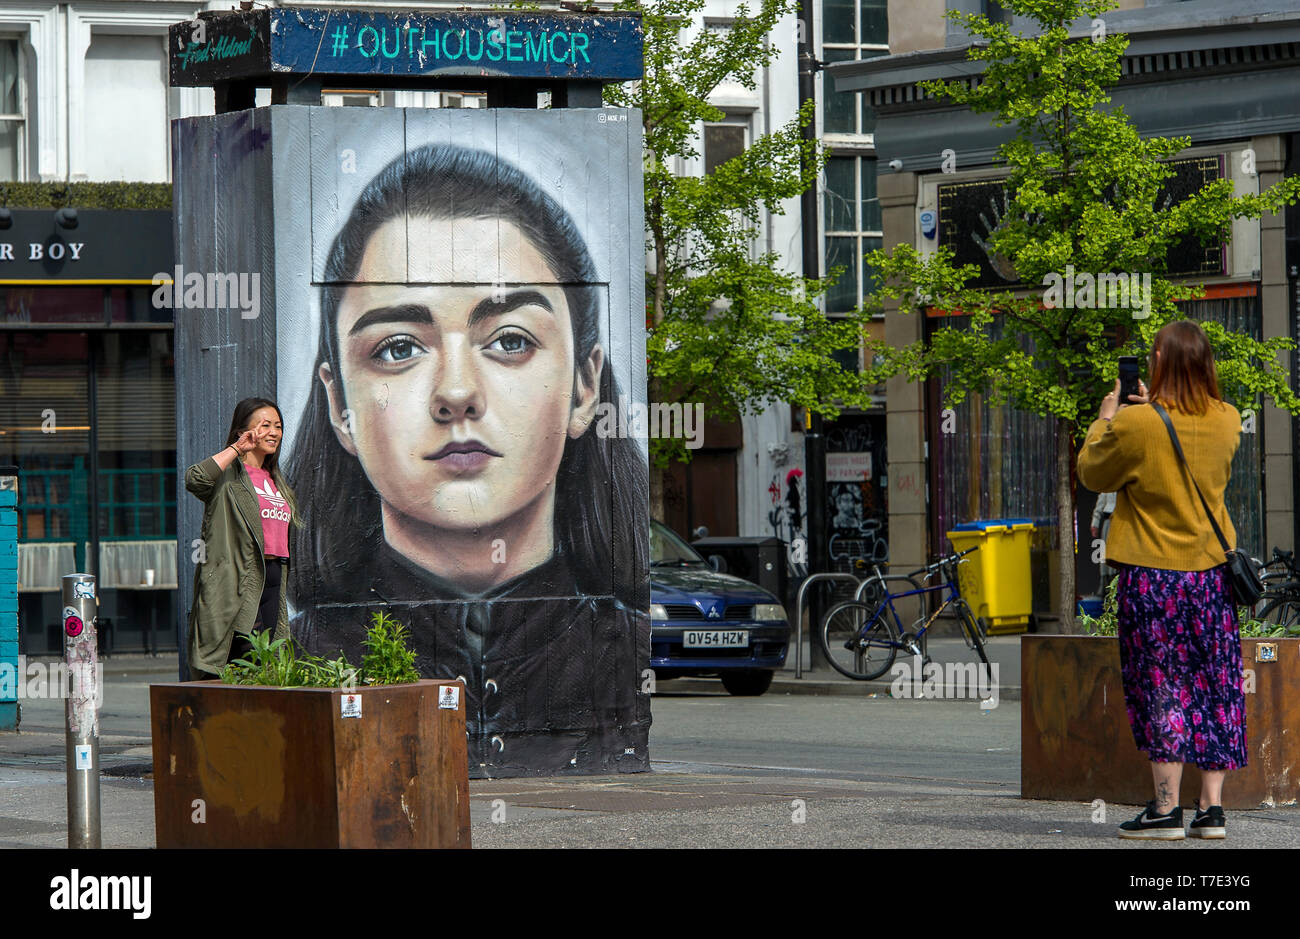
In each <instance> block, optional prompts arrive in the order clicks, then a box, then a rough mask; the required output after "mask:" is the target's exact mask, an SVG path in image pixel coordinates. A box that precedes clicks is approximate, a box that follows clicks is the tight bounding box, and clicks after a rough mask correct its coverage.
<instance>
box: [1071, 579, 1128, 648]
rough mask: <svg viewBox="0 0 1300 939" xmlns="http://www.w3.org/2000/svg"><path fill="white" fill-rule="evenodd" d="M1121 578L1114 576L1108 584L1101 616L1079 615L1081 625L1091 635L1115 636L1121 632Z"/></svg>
mask: <svg viewBox="0 0 1300 939" xmlns="http://www.w3.org/2000/svg"><path fill="white" fill-rule="evenodd" d="M1118 590H1119V578H1117V577H1112V578H1111V581H1110V583H1109V584H1107V585H1106V595H1105V597H1104V598H1103V599H1102V603H1101V616H1088V615H1087V614H1084V615H1082V616H1080V617H1079V625H1080V626H1081V627H1082V628H1083V631H1084V632H1085V633H1087V634H1088V635H1090V636H1114V635H1118V633H1119V600H1118V598H1117V593H1116V592H1117V591H1118Z"/></svg>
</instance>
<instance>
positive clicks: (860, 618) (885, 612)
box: [818, 600, 898, 681]
mask: <svg viewBox="0 0 1300 939" xmlns="http://www.w3.org/2000/svg"><path fill="white" fill-rule="evenodd" d="M818 635H819V636H820V638H821V644H822V652H824V653H825V654H826V661H828V662H830V663H831V667H832V668H833V669H835V671H837V672H839V673H840V674H841V675H845V676H847V677H849V678H856V679H858V680H859V681H870V680H871V679H873V678H879V677H880V676H881V675H883V674H885V672H887V671H889V666H891V665H893V664H894V657H895V656H896V655H897V654H898V646H897V645H896V643H897V641H898V630H897V629H896V628H895V627H894V624H893V623H892V622H891V621H890V619H889V608H888V607H886V606H876V607H871V606H868V605H867V604H865V603H857V602H855V601H853V600H849V601H847V602H845V603H841V604H839V606H836V607H833V608H832V609H831V611H830V612H829V613H827V614H826V616H825V618H824V619H822V628H821V631H820V632H819V633H818Z"/></svg>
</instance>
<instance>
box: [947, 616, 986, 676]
mask: <svg viewBox="0 0 1300 939" xmlns="http://www.w3.org/2000/svg"><path fill="white" fill-rule="evenodd" d="M953 609H954V610H955V611H956V612H957V619H959V620H960V621H961V628H962V631H963V632H964V633H965V634H966V645H968V646H970V647H971V648H972V649H974V650H975V654H976V655H978V656H979V660H980V661H981V662H983V663H984V665H985V667H986V668H987V667H988V665H989V657H988V653H987V652H985V651H984V637H983V635H982V630H981V629H980V628H979V623H978V622H977V621H976V619H975V613H974V612H973V611H972V610H971V608H970V606H969V605H968V604H967V603H966V601H965V600H962V599H958V600H956V601H955V602H954V603H953ZM988 674H989V675H990V676H992V674H993V670H992V669H991V668H990V669H989V672H988Z"/></svg>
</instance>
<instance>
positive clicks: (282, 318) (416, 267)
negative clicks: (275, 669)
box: [173, 39, 650, 776]
mask: <svg viewBox="0 0 1300 939" xmlns="http://www.w3.org/2000/svg"><path fill="white" fill-rule="evenodd" d="M405 41H406V40H405V39H404V40H403V42H405ZM404 48H405V47H404ZM640 125H641V121H640V116H639V115H637V114H635V113H632V112H627V111H616V110H613V109H554V110H525V109H464V110H462V109H429V110H425V109H414V108H413V109H397V108H328V107H299V106H287V107H272V108H263V109H256V110H252V111H240V112H234V113H230V114H223V115H217V116H216V117H214V118H197V119H188V120H187V121H178V122H176V124H175V125H174V138H173V140H174V147H175V149H176V150H177V152H178V153H180V157H179V158H178V167H177V180H178V186H179V187H181V188H182V189H184V186H185V175H184V174H185V173H186V172H187V171H188V168H189V167H194V173H195V174H196V176H198V175H201V174H203V173H207V174H208V175H207V177H206V178H204V179H199V180H196V186H203V185H206V186H209V187H212V186H216V187H218V188H220V187H227V188H229V187H231V186H232V185H234V184H235V183H236V182H238V181H240V180H243V181H245V183H246V184H247V185H248V186H250V187H256V186H261V185H267V182H266V181H267V180H268V178H269V189H268V190H267V191H266V194H265V196H264V197H261V198H257V197H254V196H250V197H249V198H248V199H245V200H242V201H241V200H239V199H238V198H236V197H235V195H234V194H233V193H231V194H229V195H228V196H219V197H218V200H217V201H218V202H221V200H222V199H223V198H224V199H225V200H226V202H225V204H226V205H228V206H229V209H230V213H231V214H230V217H231V218H232V219H234V218H236V217H238V218H240V219H241V220H242V221H241V224H242V225H243V226H244V227H243V228H242V229H241V230H240V231H235V230H234V227H238V226H237V225H234V223H232V226H233V227H232V231H231V235H230V238H231V245H232V246H234V247H232V249H231V250H232V252H234V251H238V250H247V251H249V252H250V255H249V256H250V257H263V258H271V259H273V262H274V265H273V270H272V269H268V268H266V267H265V266H264V267H263V268H262V277H261V283H262V284H263V285H264V286H263V288H262V290H263V301H262V304H261V312H260V314H259V316H260V317H263V318H264V317H268V316H273V317H274V321H275V327H274V336H275V346H276V348H275V359H274V362H275V371H274V376H275V384H274V392H275V395H276V398H277V400H278V403H279V405H280V407H281V409H282V412H283V416H284V424H285V427H284V431H285V434H284V436H285V440H286V443H287V446H286V447H285V451H284V453H283V456H282V463H281V466H282V467H284V468H285V469H286V472H287V475H288V479H289V481H290V483H291V485H292V487H293V490H294V492H295V495H296V497H297V501H298V505H299V507H300V518H299V521H300V523H301V529H300V530H299V533H298V535H297V537H296V539H295V540H294V541H293V543H292V545H291V552H290V553H291V561H290V585H291V591H290V592H291V607H292V610H291V621H292V628H293V632H294V635H295V637H296V638H297V639H298V640H299V641H300V642H301V643H303V644H304V645H305V646H306V647H307V648H308V649H309V650H311V651H313V652H317V653H320V654H324V655H337V654H338V653H339V651H342V652H344V653H345V654H346V655H347V656H348V657H349V659H350V660H351V661H354V662H356V661H359V660H360V657H361V656H362V654H363V652H364V650H363V649H362V647H361V640H362V638H363V636H364V634H365V630H366V627H367V625H368V623H369V619H370V615H371V613H372V612H374V611H376V610H384V611H385V612H387V613H388V614H389V615H390V616H392V617H393V618H394V619H396V620H398V621H399V622H401V623H404V624H405V625H406V626H407V627H408V628H409V630H410V634H411V647H412V648H413V649H414V650H415V652H416V653H417V655H418V659H417V666H418V667H419V669H420V671H421V673H422V674H423V675H425V676H426V677H430V678H452V679H455V678H459V679H462V680H463V681H464V682H465V688H466V697H467V701H466V704H467V729H468V742H469V751H470V768H471V772H472V773H474V774H475V775H487V776H507V775H526V774H556V773H609V772H627V771H643V770H647V769H648V768H649V755H648V751H647V737H648V731H649V724H650V710H649V694H648V687H646V685H647V682H646V672H645V670H646V669H647V668H648V665H649V651H650V650H649V633H650V626H649V619H648V610H649V581H648V563H647V551H648V533H649V520H648V510H647V489H648V468H647V456H646V444H645V440H644V439H637V438H636V437H632V436H628V435H622V436H620V435H618V434H611V433H608V432H603V431H602V429H601V428H602V425H601V423H600V421H599V420H598V418H599V415H600V414H601V406H602V404H604V405H606V409H608V406H609V405H610V404H613V403H616V402H618V401H619V400H620V396H630V397H631V399H632V400H633V401H639V402H642V403H643V402H644V395H645V388H646V380H645V328H644V300H643V290H644V280H643V277H644V275H643V269H644V255H643V248H642V238H641V231H642V215H641V178H640V172H641V157H640ZM251 139H257V140H260V141H262V146H260V147H247V146H244V145H243V143H242V142H243V141H245V140H251ZM213 148H215V150H216V152H217V153H218V154H219V156H218V159H219V160H221V161H224V162H223V163H222V167H221V169H222V172H221V173H218V174H215V175H214V174H212V173H211V171H210V170H208V169H206V167H210V166H211V165H212V157H211V155H210V154H211V153H212V152H213ZM205 161H206V162H205ZM245 161H251V163H257V161H262V163H260V164H258V165H259V166H267V167H269V172H266V171H263V170H258V171H257V172H253V171H252V170H247V171H246V169H245V168H244V166H243V164H244V163H245ZM250 204H252V205H259V204H260V205H261V209H260V211H263V212H268V213H272V212H273V214H274V219H273V221H272V222H270V223H269V224H270V225H271V227H273V229H274V233H275V237H274V246H273V247H272V248H266V249H265V250H262V249H258V248H256V247H255V246H254V247H247V246H248V245H249V244H250V239H252V241H253V242H257V243H261V242H258V239H259V237H260V236H259V234H258V232H259V230H260V229H259V227H258V225H256V224H254V223H253V222H252V221H250V220H249V219H248V218H246V217H245V214H244V210H245V209H246V208H247V207H248V206H249V205H250ZM220 211H221V209H220V208H219V207H218V212H220ZM195 217H202V212H199V213H198V214H197V215H196V216H195ZM180 224H181V230H182V235H181V237H180V238H179V240H178V245H180V251H179V253H180V257H179V258H178V260H179V262H180V263H181V264H183V265H184V266H185V268H186V270H191V269H201V265H202V264H203V263H206V262H204V261H202V260H201V258H200V257H199V255H201V253H202V250H203V248H202V238H204V237H206V238H208V239H209V240H210V239H211V237H212V227H211V225H207V226H206V227H203V226H198V227H197V228H196V229H195V231H194V233H193V235H192V236H190V237H187V236H186V235H185V234H184V229H185V223H184V222H181V223H180ZM185 245H192V246H193V251H194V255H193V260H188V261H187V259H186V250H187V249H186V247H185ZM259 250H260V252H261V253H260V254H259V253H258V252H259ZM233 257H235V255H234V254H233V253H231V254H228V255H227V258H233ZM226 263H235V262H233V261H230V260H228V261H227V262H226ZM266 285H272V286H273V287H274V295H273V299H271V294H270V293H269V292H268V288H267V286H266ZM223 322H225V323H226V324H227V328H243V327H240V326H239V325H238V324H240V323H241V322H244V323H247V324H248V325H247V328H248V329H250V330H251V329H263V328H264V327H259V326H256V325H255V324H257V323H258V322H260V321H259V320H247V321H241V320H240V318H239V317H238V315H237V314H236V313H233V312H232V313H231V314H229V318H228V319H226V320H224V321H223ZM178 328H179V327H178ZM263 334H264V333H263ZM213 335H214V336H215V335H217V334H216V333H215V332H214V334H213ZM250 335H252V334H250ZM207 342H208V343H209V345H208V348H213V347H216V346H218V345H220V343H219V342H218V341H217V340H216V339H213V340H207ZM196 344H198V341H196ZM205 354H208V355H210V354H211V353H205ZM236 354H238V353H236ZM202 361H208V360H202ZM223 374H225V373H215V372H214V375H216V380H218V381H219V380H222V375H223ZM182 382H183V379H182V378H181V377H178V387H179V386H181V385H182ZM268 390H270V389H268ZM247 393H250V394H251V393H254V389H251V388H250V389H248V391H247ZM609 423H610V422H606V425H608V424H609ZM198 446H199V445H198V443H197V442H196V443H195V447H196V449H197V448H198ZM182 459H183V458H182ZM643 689H644V690H643Z"/></svg>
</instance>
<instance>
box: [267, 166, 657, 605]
mask: <svg viewBox="0 0 1300 939" xmlns="http://www.w3.org/2000/svg"><path fill="white" fill-rule="evenodd" d="M402 215H409V216H414V217H422V218H430V219H460V218H500V219H504V220H507V221H509V222H512V223H513V224H514V225H516V226H517V227H518V228H519V230H520V231H521V232H523V234H524V235H525V236H526V237H527V238H528V239H529V241H530V242H531V243H532V245H533V247H534V248H536V250H537V251H538V253H539V254H541V256H542V258H543V259H544V260H545V261H546V263H547V266H548V267H549V268H550V269H551V271H552V272H553V273H554V275H555V278H556V280H557V281H558V282H559V283H560V284H561V285H563V290H564V292H565V297H566V299H567V301H568V304H569V310H570V315H571V320H572V324H573V339H574V353H575V361H574V365H575V370H577V369H581V368H582V365H583V363H585V362H586V361H587V360H588V358H589V356H590V355H591V351H592V348H593V346H595V344H596V343H597V342H598V341H599V338H600V326H599V312H600V291H599V289H598V288H597V287H595V286H593V284H594V282H595V280H596V271H595V265H594V264H593V262H592V260H591V256H590V254H589V253H588V251H587V246H586V244H585V242H584V241H583V238H582V235H581V234H580V233H579V231H578V228H577V226H576V225H575V224H574V222H573V219H572V218H571V217H570V216H569V213H568V212H567V211H565V209H564V208H563V207H562V206H561V205H560V204H559V203H558V202H557V201H556V200H555V199H553V198H552V197H551V196H550V195H548V194H547V193H545V192H544V191H542V189H541V188H540V187H538V185H537V184H536V183H535V182H534V181H533V180H532V179H531V178H530V177H528V176H527V175H526V174H524V173H523V172H521V171H520V170H519V169H518V168H517V167H515V166H513V165H511V164H510V163H508V162H506V161H504V160H502V159H500V158H498V157H497V156H496V155H495V154H493V153H490V152H487V151H483V150H475V149H470V148H467V147H461V146H454V145H443V144H434V145H427V146H423V147H420V148H418V149H415V150H410V151H407V152H406V153H403V154H401V155H400V156H398V157H397V158H396V159H394V160H393V161H392V162H391V163H389V164H388V165H387V166H386V167H384V169H382V170H380V172H379V173H378V174H377V175H376V176H375V177H374V179H372V180H371V181H370V183H369V184H368V185H367V186H366V188H365V190H364V191H363V192H362V193H361V195H360V196H359V197H358V199H357V202H356V204H355V205H354V207H353V209H352V212H351V214H350V215H349V216H348V219H347V221H346V222H345V223H344V225H343V227H342V229H340V231H339V233H338V235H337V237H336V238H335V239H334V243H333V245H332V246H331V248H330V252H329V257H328V259H327V261H326V265H325V277H324V282H325V283H324V285H323V286H322V288H321V328H320V344H319V350H318V352H317V356H316V364H315V366H314V367H313V368H312V373H311V389H310V393H309V396H308V400H307V406H306V409H305V410H304V413H303V420H302V422H301V424H300V425H299V427H298V433H297V437H296V438H295V440H294V446H293V453H292V454H291V456H290V458H289V478H290V481H291V484H292V486H293V488H294V490H295V492H296V493H297V496H298V503H299V507H300V510H301V513H302V527H301V528H300V529H299V531H298V534H297V537H296V539H295V543H294V546H293V548H294V551H295V557H297V558H299V559H301V562H300V563H299V564H298V565H297V566H296V567H294V568H292V569H291V571H290V578H291V580H290V587H291V591H292V595H293V597H294V602H295V605H296V606H303V605H304V604H305V603H306V604H308V605H309V604H310V603H312V602H315V603H327V602H348V601H352V602H356V601H358V600H367V599H369V596H368V590H369V588H370V587H371V586H372V585H370V584H358V583H357V582H356V576H355V573H354V571H355V565H356V562H357V560H358V559H359V558H373V557H376V556H377V555H378V552H379V549H380V548H381V547H382V546H383V541H384V534H383V522H382V519H381V515H380V498H379V494H378V493H377V492H376V491H375V488H374V486H373V485H372V484H371V482H370V480H369V479H368V478H367V477H366V474H365V471H364V470H363V469H362V466H361V463H360V461H359V460H358V459H357V458H356V457H355V456H353V455H352V454H350V453H348V452H347V451H346V450H344V449H343V447H342V446H341V445H340V444H339V443H338V440H337V438H336V436H335V433H334V429H333V426H332V425H331V422H330V408H329V400H328V396H327V395H326V393H325V389H324V387H323V386H322V385H321V382H320V380H319V379H318V377H317V374H318V372H319V370H320V366H321V364H322V363H326V362H328V363H329V365H330V368H331V369H333V372H334V374H335V375H342V374H343V373H342V370H341V369H340V367H339V342H338V311H339V305H340V303H341V301H342V298H343V293H344V291H345V290H346V287H347V285H348V284H349V283H350V282H351V281H353V280H355V278H356V275H357V272H358V270H359V269H360V267H361V262H362V258H363V256H364V254H365V250H366V246H367V244H368V243H369V241H370V238H371V236H373V235H374V233H375V231H376V230H377V229H378V228H379V227H380V226H381V225H383V224H384V223H386V222H388V221H389V220H390V219H393V218H396V217H400V216H402ZM576 374H577V373H576V371H575V379H576ZM341 391H342V394H343V396H344V400H345V406H346V395H347V389H346V388H342V389H341ZM599 392H600V400H601V401H602V402H611V403H614V402H617V401H618V386H617V383H616V382H615V381H614V378H613V374H612V369H611V366H610V360H609V356H608V355H606V356H605V360H604V364H603V367H602V369H601V377H600V385H599ZM648 495H649V482H648V470H647V465H646V462H645V460H644V458H643V457H642V456H641V454H640V452H639V450H638V449H637V448H636V445H635V443H634V442H633V441H632V440H629V439H626V438H611V439H601V438H599V437H597V435H596V434H595V432H594V431H593V430H591V428H588V430H587V432H586V433H584V434H583V435H582V436H580V437H578V438H576V439H575V438H569V439H567V440H566V442H565V447H564V454H563V456H562V458H561V461H560V467H559V470H558V472H557V474H556V498H555V518H554V541H555V553H556V554H559V555H562V556H564V557H565V558H566V560H567V562H568V566H569V568H570V569H571V570H572V572H573V574H574V576H575V577H576V578H577V581H578V589H579V590H580V591H581V592H582V593H584V594H587V595H591V594H603V593H606V592H607V591H609V590H610V589H611V586H612V590H613V594H614V596H615V597H616V598H617V599H619V600H620V601H622V602H623V603H624V604H626V605H628V606H630V607H631V608H632V609H643V608H646V607H648V605H649V602H650V598H649V584H648V578H647V571H648V563H649V559H648V552H647V547H648V545H647V542H648V537H649V536H648V529H647V527H646V518H647V516H646V507H647V504H648ZM611 577H612V585H611ZM374 586H377V587H378V589H379V590H380V592H381V594H382V586H378V585H374ZM394 599H396V598H394Z"/></svg>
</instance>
